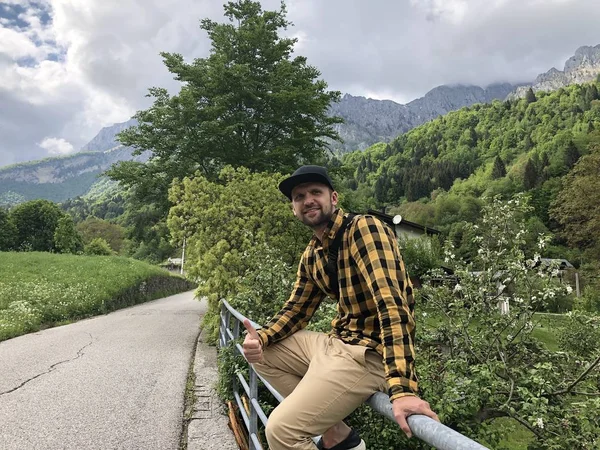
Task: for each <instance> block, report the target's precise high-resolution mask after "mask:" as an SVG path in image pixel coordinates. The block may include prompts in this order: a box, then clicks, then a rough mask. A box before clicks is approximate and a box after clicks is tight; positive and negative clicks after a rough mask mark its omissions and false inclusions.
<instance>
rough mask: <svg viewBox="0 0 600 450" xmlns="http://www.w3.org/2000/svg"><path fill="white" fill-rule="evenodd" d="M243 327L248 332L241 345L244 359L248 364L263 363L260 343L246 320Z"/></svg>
mask: <svg viewBox="0 0 600 450" xmlns="http://www.w3.org/2000/svg"><path fill="white" fill-rule="evenodd" d="M244 327H246V330H248V334H247V335H246V337H245V338H244V343H243V344H242V348H243V349H244V357H245V358H246V360H247V361H248V362H249V363H250V364H252V363H261V362H262V361H263V349H262V341H261V340H260V337H259V336H258V333H257V332H256V330H255V329H254V327H253V326H252V325H251V324H250V321H249V320H248V319H246V320H244Z"/></svg>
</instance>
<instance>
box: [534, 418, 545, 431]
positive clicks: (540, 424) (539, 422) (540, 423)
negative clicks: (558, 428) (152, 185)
mask: <svg viewBox="0 0 600 450" xmlns="http://www.w3.org/2000/svg"><path fill="white" fill-rule="evenodd" d="M535 426H536V427H538V428H540V429H543V428H544V421H543V420H542V418H541V417H538V418H537V420H536V421H535Z"/></svg>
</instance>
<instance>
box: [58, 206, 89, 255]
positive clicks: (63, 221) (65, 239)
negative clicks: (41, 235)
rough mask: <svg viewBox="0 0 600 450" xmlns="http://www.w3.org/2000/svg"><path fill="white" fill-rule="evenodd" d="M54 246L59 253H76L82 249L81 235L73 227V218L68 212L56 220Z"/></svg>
mask: <svg viewBox="0 0 600 450" xmlns="http://www.w3.org/2000/svg"><path fill="white" fill-rule="evenodd" d="M54 247H55V248H56V250H58V251H59V252H60V253H77V252H79V251H81V250H82V249H83V242H82V240H81V236H80V235H79V233H78V232H77V230H76V229H75V224H74V223H73V218H72V217H71V216H70V215H68V214H65V215H64V216H63V217H61V218H60V219H59V220H58V225H57V226H56V230H55V231H54Z"/></svg>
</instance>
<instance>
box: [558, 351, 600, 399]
mask: <svg viewBox="0 0 600 450" xmlns="http://www.w3.org/2000/svg"><path fill="white" fill-rule="evenodd" d="M599 363H600V355H598V357H597V358H596V360H595V361H594V362H593V363H592V364H590V366H589V367H588V368H587V369H585V370H584V372H583V373H582V374H581V375H579V377H577V379H576V380H575V381H573V382H572V383H571V384H570V385H569V386H568V387H567V388H566V389H563V390H561V391H555V392H552V393H551V394H548V395H561V394H568V393H570V392H571V391H572V390H573V388H574V387H575V386H577V385H578V384H579V383H580V382H581V381H582V380H583V379H584V378H585V377H586V376H587V375H588V374H589V373H590V372H591V371H592V370H593V369H594V368H595V367H596V366H597V365H598V364H599Z"/></svg>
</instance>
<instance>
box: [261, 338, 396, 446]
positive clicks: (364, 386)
mask: <svg viewBox="0 0 600 450" xmlns="http://www.w3.org/2000/svg"><path fill="white" fill-rule="evenodd" d="M263 355H264V360H263V362H262V363H260V364H258V363H255V364H254V368H255V370H256V371H257V372H258V373H259V374H260V375H262V376H263V377H264V378H265V379H267V381H268V382H269V383H271V385H272V386H273V387H274V388H275V389H277V391H278V392H279V393H280V394H281V395H283V396H284V397H285V399H284V401H283V402H281V404H280V405H279V406H277V408H275V410H274V411H273V412H272V413H271V415H270V417H269V421H268V423H267V429H266V434H267V440H268V442H269V448H270V449H271V450H290V449H306V450H314V449H316V446H315V444H314V443H313V441H312V439H311V438H312V437H313V436H318V435H320V434H323V433H324V432H325V431H326V430H327V429H329V428H330V427H331V426H333V425H335V424H337V423H339V422H340V421H342V420H344V419H345V418H346V417H347V416H348V415H349V414H350V413H352V411H354V410H355V409H356V408H358V407H359V406H360V405H361V404H362V403H363V402H364V401H365V400H367V399H368V398H369V397H370V396H371V395H372V394H373V393H374V392H376V391H384V392H385V390H386V383H385V376H384V368H383V359H382V357H381V355H379V354H378V353H377V352H375V351H374V350H371V349H367V347H364V346H361V345H350V344H346V343H344V342H343V341H341V340H340V339H338V338H336V337H333V336H330V335H327V334H324V333H316V332H313V331H306V330H302V331H298V332H296V333H294V334H292V335H291V336H288V337H287V338H285V339H284V340H282V341H280V342H278V343H276V344H273V345H271V346H269V347H267V348H266V349H265V350H264V353H263Z"/></svg>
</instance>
